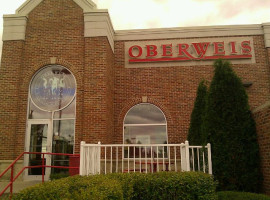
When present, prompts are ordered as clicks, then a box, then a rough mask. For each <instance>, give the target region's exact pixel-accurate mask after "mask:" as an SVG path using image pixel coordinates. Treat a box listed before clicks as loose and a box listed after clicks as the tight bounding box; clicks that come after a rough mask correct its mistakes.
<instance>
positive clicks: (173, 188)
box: [133, 172, 217, 200]
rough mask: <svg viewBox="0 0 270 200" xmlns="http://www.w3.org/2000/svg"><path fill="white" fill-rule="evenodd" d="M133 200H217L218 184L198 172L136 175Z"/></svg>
mask: <svg viewBox="0 0 270 200" xmlns="http://www.w3.org/2000/svg"><path fill="white" fill-rule="evenodd" d="M133 177H134V180H135V181H134V182H135V184H134V188H133V190H134V193H133V199H136V200H137V199H138V200H140V199H160V200H167V199H179V200H193V199H194V200H195V199H196V200H197V199H198V200H215V199H217V197H216V194H215V189H216V183H215V182H214V181H213V179H212V177H211V176H209V175H207V174H203V173H198V172H182V173H175V172H160V173H153V174H134V175H133Z"/></svg>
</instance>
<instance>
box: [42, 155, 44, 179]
mask: <svg viewBox="0 0 270 200" xmlns="http://www.w3.org/2000/svg"><path fill="white" fill-rule="evenodd" d="M42 183H44V153H42Z"/></svg>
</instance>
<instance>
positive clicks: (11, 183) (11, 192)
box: [0, 152, 79, 198]
mask: <svg viewBox="0 0 270 200" xmlns="http://www.w3.org/2000/svg"><path fill="white" fill-rule="evenodd" d="M26 154H38V155H42V164H41V165H35V166H25V167H23V168H22V169H21V170H20V171H19V173H18V174H17V175H16V176H15V177H14V165H15V164H16V162H17V161H18V160H20V159H21V157H22V156H23V155H26ZM45 155H56V156H57V155H58V156H79V154H66V153H41V152H23V153H21V154H20V155H19V156H18V157H17V158H16V159H15V160H14V161H13V162H12V163H11V164H10V165H9V166H8V168H7V169H6V170H5V171H3V172H2V173H1V174H0V179H1V178H2V177H3V176H4V175H5V174H6V173H7V172H8V171H9V170H11V174H10V182H9V183H8V185H7V186H6V187H5V188H4V190H3V191H1V193H0V197H1V196H2V195H3V194H4V193H5V191H6V190H7V189H8V188H10V198H11V197H12V194H13V183H14V181H15V180H16V179H17V178H18V177H19V176H20V175H21V174H22V173H23V171H24V170H25V169H33V168H42V175H41V176H42V183H44V175H45V168H47V167H50V168H61V169H79V167H67V166H51V165H45Z"/></svg>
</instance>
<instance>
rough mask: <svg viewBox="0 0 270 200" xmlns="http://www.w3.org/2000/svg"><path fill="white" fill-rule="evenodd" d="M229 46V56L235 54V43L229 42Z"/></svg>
mask: <svg viewBox="0 0 270 200" xmlns="http://www.w3.org/2000/svg"><path fill="white" fill-rule="evenodd" d="M229 44H230V46H231V54H237V52H236V50H235V42H229Z"/></svg>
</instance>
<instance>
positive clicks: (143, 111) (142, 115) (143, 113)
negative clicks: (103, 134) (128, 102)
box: [124, 103, 166, 124]
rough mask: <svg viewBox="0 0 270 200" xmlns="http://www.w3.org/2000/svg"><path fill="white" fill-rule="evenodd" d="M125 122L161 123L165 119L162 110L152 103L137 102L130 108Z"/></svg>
mask: <svg viewBox="0 0 270 200" xmlns="http://www.w3.org/2000/svg"><path fill="white" fill-rule="evenodd" d="M124 123H125V124H162V123H166V119H165V117H164V114H163V113H162V111H161V110H160V109H159V108H158V107H156V106H154V105H153V104H148V103H147V104H138V105H136V106H134V107H133V108H131V109H130V110H129V111H128V113H127V115H126V118H125V121H124Z"/></svg>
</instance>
